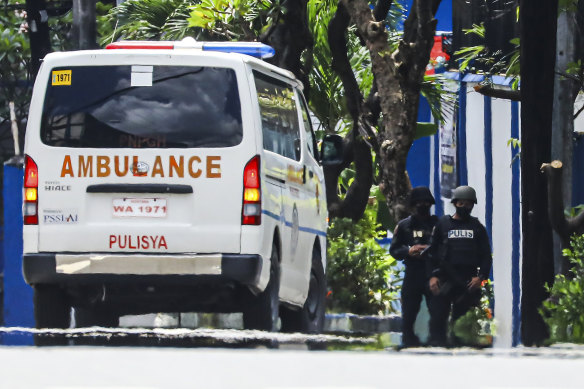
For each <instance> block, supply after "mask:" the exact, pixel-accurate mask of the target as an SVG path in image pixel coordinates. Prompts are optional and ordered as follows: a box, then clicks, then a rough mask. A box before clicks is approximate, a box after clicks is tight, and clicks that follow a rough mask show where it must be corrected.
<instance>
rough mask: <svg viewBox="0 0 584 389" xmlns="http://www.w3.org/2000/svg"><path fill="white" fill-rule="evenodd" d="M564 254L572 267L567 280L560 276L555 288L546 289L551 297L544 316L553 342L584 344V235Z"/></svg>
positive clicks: (544, 310) (565, 250)
mask: <svg viewBox="0 0 584 389" xmlns="http://www.w3.org/2000/svg"><path fill="white" fill-rule="evenodd" d="M562 254H563V255H564V256H565V257H566V258H567V259H568V261H569V262H570V264H571V266H572V267H571V269H570V271H569V274H568V275H567V276H565V275H563V274H558V275H556V278H555V280H554V284H553V285H552V286H549V285H546V288H547V290H548V292H549V294H550V297H549V298H548V299H547V300H546V301H544V302H543V307H542V308H541V313H542V316H543V318H544V320H545V322H546V324H547V325H548V327H549V330H550V340H551V341H552V342H572V343H584V235H581V236H574V237H573V238H572V241H571V248H570V249H564V250H563V252H562Z"/></svg>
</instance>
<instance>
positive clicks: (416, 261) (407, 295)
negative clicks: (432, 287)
mask: <svg viewBox="0 0 584 389" xmlns="http://www.w3.org/2000/svg"><path fill="white" fill-rule="evenodd" d="M409 203H410V206H411V207H412V210H413V212H412V215H411V216H409V217H407V218H405V219H403V220H402V221H400V222H399V223H398V225H397V227H396V229H395V231H394V233H393V239H392V242H391V247H390V249H389V253H390V254H391V255H392V256H393V257H394V258H395V259H398V260H401V261H404V264H405V267H406V271H405V276H404V281H403V284H402V289H401V303H402V346H403V347H415V346H418V345H420V339H419V338H418V337H417V336H416V334H415V333H414V323H415V322H416V317H417V316H418V311H419V310H420V303H421V302H422V296H425V297H426V304H428V300H429V298H430V293H429V290H428V278H427V271H426V268H427V264H426V260H425V256H423V255H422V252H423V251H424V250H425V249H426V248H427V247H428V245H429V244H430V238H431V235H432V229H433V228H434V225H435V224H436V222H437V221H438V218H437V217H436V216H433V215H430V208H431V207H432V204H434V203H435V201H434V196H432V193H431V192H430V190H429V189H428V188H426V187H425V186H419V187H416V188H414V189H412V191H411V193H410V200H409Z"/></svg>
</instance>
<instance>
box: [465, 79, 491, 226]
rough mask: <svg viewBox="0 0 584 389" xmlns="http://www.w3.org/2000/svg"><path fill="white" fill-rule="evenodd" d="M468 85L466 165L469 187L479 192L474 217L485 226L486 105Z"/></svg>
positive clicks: (480, 96)
mask: <svg viewBox="0 0 584 389" xmlns="http://www.w3.org/2000/svg"><path fill="white" fill-rule="evenodd" d="M474 85H476V84H471V83H468V84H467V94H466V165H467V171H468V185H470V186H472V187H473V188H474V189H475V190H476V192H477V201H478V203H477V205H476V206H475V207H474V209H473V212H472V215H473V216H475V217H478V218H479V220H480V221H481V223H483V224H485V204H486V188H485V146H484V144H485V104H484V97H483V96H482V95H481V94H479V93H476V92H475V91H474V89H473V86H474Z"/></svg>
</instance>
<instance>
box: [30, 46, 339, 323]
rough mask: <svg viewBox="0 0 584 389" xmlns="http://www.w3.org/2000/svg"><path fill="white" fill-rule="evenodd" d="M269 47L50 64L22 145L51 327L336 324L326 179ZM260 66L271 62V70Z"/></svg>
mask: <svg viewBox="0 0 584 389" xmlns="http://www.w3.org/2000/svg"><path fill="white" fill-rule="evenodd" d="M269 55H273V49H272V48H271V47H269V46H265V45H262V44H258V43H247V44H239V43H225V42H223V43H219V42H214V43H205V42H196V41H194V40H193V39H186V40H183V41H181V42H137V41H134V42H117V43H113V44H111V45H109V46H108V47H107V49H105V50H95V51H76V52H62V53H52V54H49V55H47V57H46V58H45V59H44V61H43V63H42V67H41V69H40V71H39V74H38V77H37V79H36V83H35V86H34V92H33V97H32V101H31V109H30V114H29V119H28V127H27V132H26V141H25V154H26V156H25V178H24V198H25V200H24V205H23V214H24V258H23V272H24V276H25V279H26V281H27V282H28V283H29V284H30V285H32V287H33V288H34V310H35V319H36V326H37V327H38V328H47V327H48V328H67V327H69V326H70V325H71V320H70V317H71V309H72V308H73V309H74V311H73V312H74V315H75V316H74V317H75V323H76V325H77V326H78V327H84V326H92V325H101V326H116V325H118V320H119V317H120V316H122V315H128V314H142V313H149V312H243V319H244V326H245V327H246V328H249V329H263V330H271V331H273V330H278V329H281V330H283V331H304V332H318V331H320V330H321V329H322V325H323V320H324V299H325V290H326V285H325V264H326V257H325V253H326V229H327V222H326V218H327V207H326V200H325V198H326V195H325V185H324V176H323V172H322V168H321V166H320V165H319V162H318V159H319V158H318V152H317V148H316V145H317V144H316V140H315V136H314V132H313V129H312V127H311V120H310V117H309V111H308V107H307V104H306V101H305V99H304V97H303V96H302V93H301V84H300V82H299V81H297V80H296V79H295V78H294V76H293V74H292V73H290V72H288V71H285V70H283V69H280V68H278V67H275V66H272V65H270V64H268V63H266V62H264V61H262V59H261V57H265V56H269ZM258 57H259V58H258Z"/></svg>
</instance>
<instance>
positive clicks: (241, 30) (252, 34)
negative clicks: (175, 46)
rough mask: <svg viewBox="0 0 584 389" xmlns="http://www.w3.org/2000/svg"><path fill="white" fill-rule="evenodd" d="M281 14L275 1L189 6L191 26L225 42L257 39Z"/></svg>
mask: <svg viewBox="0 0 584 389" xmlns="http://www.w3.org/2000/svg"><path fill="white" fill-rule="evenodd" d="M281 12H283V8H282V4H281V2H280V1H278V0H274V1H271V0H263V1H255V0H202V1H200V2H199V3H198V4H194V5H192V6H191V7H190V15H189V18H188V22H189V26H190V27H199V28H202V29H204V30H207V31H210V32H211V33H212V34H214V35H216V36H218V37H221V38H222V39H225V40H241V41H249V40H256V39H257V38H258V37H259V36H260V34H261V33H262V32H263V31H265V30H266V29H268V28H269V27H270V26H271V25H273V24H274V23H277V18H278V15H280V13H281Z"/></svg>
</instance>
